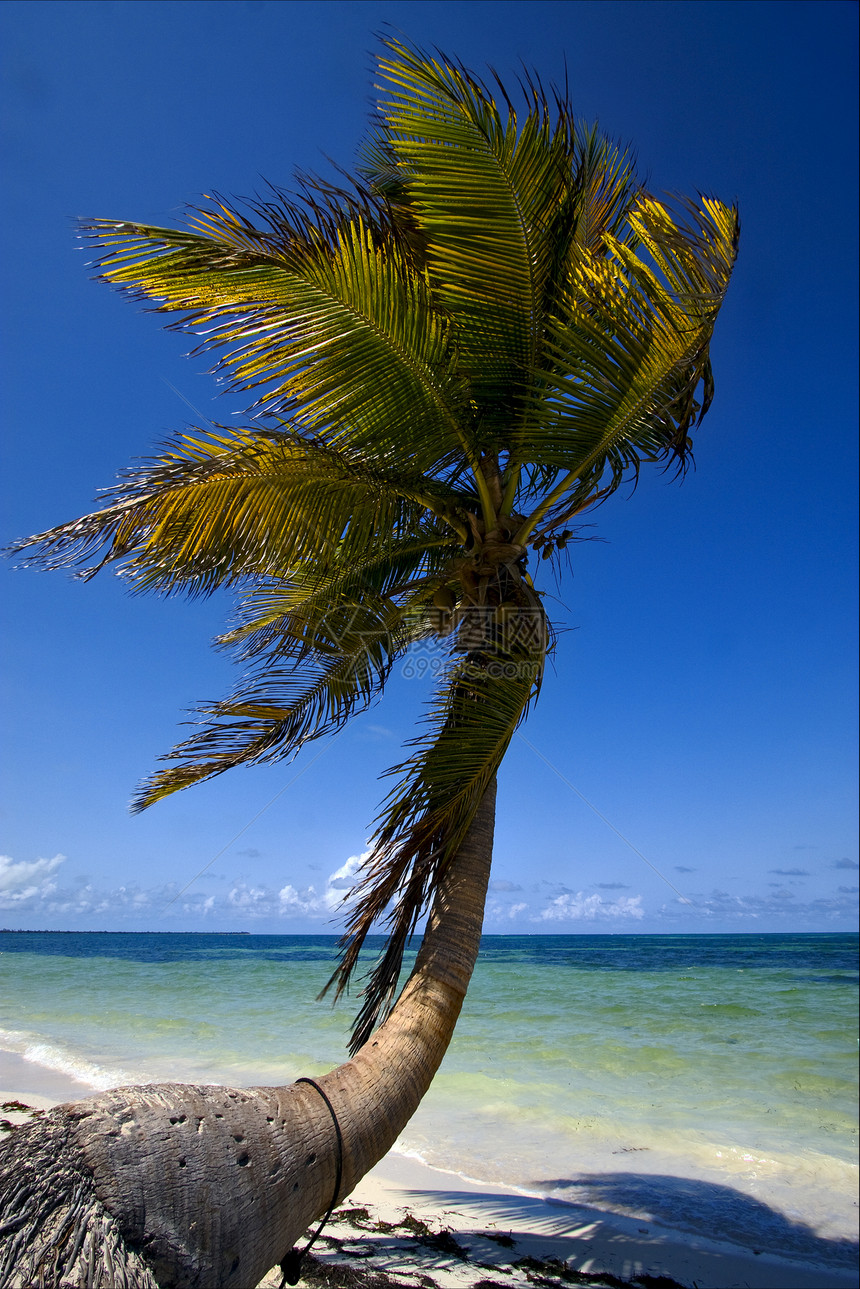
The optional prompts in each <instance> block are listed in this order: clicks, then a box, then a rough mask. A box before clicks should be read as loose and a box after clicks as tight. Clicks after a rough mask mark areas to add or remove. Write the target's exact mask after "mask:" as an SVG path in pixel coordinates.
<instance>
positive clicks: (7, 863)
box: [0, 855, 66, 909]
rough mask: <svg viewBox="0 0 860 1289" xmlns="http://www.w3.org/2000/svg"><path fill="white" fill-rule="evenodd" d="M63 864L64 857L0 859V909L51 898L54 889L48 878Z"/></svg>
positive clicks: (3, 857) (2, 856)
mask: <svg viewBox="0 0 860 1289" xmlns="http://www.w3.org/2000/svg"><path fill="white" fill-rule="evenodd" d="M65 860H66V857H65V855H55V856H54V858H53V859H32V860H26V859H19V860H14V859H12V857H11V856H10V855H0V908H7V909H9V908H15V907H16V905H21V904H25V903H29V902H31V901H32V900H34V899H44V898H46V897H47V896H49V895H51V894H52V893H53V892H54V891H55V890H56V889H57V884H56V882H54V881H52V880H51V875H52V874H53V873H55V872H56V871H57V869H58V868H59V867H60V865H61V864H63V863H65Z"/></svg>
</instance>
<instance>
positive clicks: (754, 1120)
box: [0, 932, 858, 1263]
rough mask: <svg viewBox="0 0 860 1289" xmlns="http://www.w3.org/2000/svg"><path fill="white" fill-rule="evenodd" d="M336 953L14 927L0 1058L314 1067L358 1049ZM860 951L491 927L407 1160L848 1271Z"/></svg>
mask: <svg viewBox="0 0 860 1289" xmlns="http://www.w3.org/2000/svg"><path fill="white" fill-rule="evenodd" d="M335 947H336V942H335V940H334V938H332V937H328V936H264V935H217V934H213V935H202V934H174V933H160V934H128V933H107V932H106V933H93V934H82V933H76V932H60V933H42V932H14V933H13V932H0V1050H2V1049H4V1048H5V1049H6V1050H8V1051H13V1052H16V1053H18V1054H19V1055H21V1056H23V1057H24V1058H25V1059H26V1060H27V1061H30V1062H33V1063H35V1064H36V1065H41V1066H44V1067H48V1068H51V1069H54V1070H57V1071H62V1072H64V1073H66V1074H68V1075H71V1076H73V1077H74V1078H77V1079H79V1080H81V1081H82V1082H84V1083H85V1084H87V1085H88V1086H89V1087H91V1088H92V1089H94V1090H95V1089H103V1088H107V1087H111V1086H115V1085H117V1084H122V1083H137V1082H144V1081H150V1080H160V1079H180V1080H184V1081H188V1082H212V1083H230V1084H234V1085H237V1086H243V1085H245V1086H248V1085H251V1084H267V1083H281V1082H288V1081H291V1080H292V1079H294V1078H296V1077H298V1076H299V1075H300V1074H306V1075H311V1076H313V1075H315V1074H320V1073H322V1072H324V1071H325V1070H327V1069H330V1068H331V1067H332V1066H333V1065H335V1064H337V1063H338V1062H340V1061H341V1060H343V1059H345V1043H346V1036H347V1033H348V1029H349V1021H350V1017H351V1002H350V1000H349V999H347V1000H346V1001H345V1003H342V1004H341V1005H339V1006H338V1007H337V1008H335V1009H332V1007H331V1006H330V1004H329V1003H328V1002H322V1003H320V1002H316V1001H315V999H316V996H317V994H318V993H319V991H320V989H321V987H322V986H323V984H324V983H325V982H326V980H327V979H328V976H329V975H330V973H331V970H332V968H333V965H334V961H335ZM373 947H374V946H373V945H371V952H369V953H368V954H367V961H368V965H369V964H370V962H371V961H372V958H373ZM857 948H858V941H857V936H855V935H739V936H731V935H700V936H599V935H595V936H588V935H578V936H487V937H485V938H484V940H483V941H482V945H481V954H480V958H479V960H478V965H477V967H476V970H475V975H474V978H473V981H472V985H471V988H470V990H469V995H468V997H467V1000H466V1004H465V1007H464V1010H463V1014H462V1016H461V1019H460V1022H459V1025H458V1027H457V1031H456V1034H455V1038H454V1042H453V1044H452V1046H451V1048H450V1050H449V1053H448V1055H447V1056H446V1058H445V1061H444V1063H443V1065H442V1068H441V1070H440V1072H439V1074H438V1075H437V1078H436V1080H435V1082H434V1084H433V1087H432V1088H431V1090H430V1093H429V1094H428V1096H427V1097H426V1098H425V1101H424V1102H423V1104H422V1106H421V1108H420V1109H419V1111H418V1113H417V1114H416V1116H415V1118H414V1119H413V1120H412V1122H411V1123H410V1124H409V1126H408V1128H407V1129H406V1131H405V1132H404V1134H403V1136H402V1137H401V1139H400V1141H399V1142H398V1144H397V1147H396V1149H397V1150H399V1151H400V1152H402V1153H405V1154H411V1155H414V1156H417V1157H420V1158H421V1159H423V1160H424V1161H426V1162H427V1163H429V1164H432V1165H434V1166H435V1167H438V1168H443V1169H446V1170H450V1171H452V1172H455V1173H459V1174H461V1175H462V1176H466V1177H470V1178H473V1179H476V1180H483V1181H491V1182H501V1183H504V1184H506V1185H509V1186H513V1187H518V1188H520V1189H521V1190H522V1191H524V1192H528V1193H531V1194H541V1195H545V1196H548V1197H551V1198H554V1199H555V1200H557V1201H562V1202H563V1201H565V1200H576V1201H580V1202H587V1203H593V1204H595V1205H597V1206H598V1207H600V1208H602V1209H610V1210H613V1211H615V1212H619V1213H624V1214H627V1215H632V1216H636V1217H641V1218H642V1219H643V1220H648V1221H652V1222H658V1223H663V1224H665V1225H667V1226H671V1227H674V1228H676V1229H681V1230H687V1231H689V1232H696V1233H702V1234H705V1235H708V1236H709V1237H710V1238H720V1239H725V1240H730V1241H735V1242H738V1243H741V1244H744V1245H746V1246H750V1245H752V1246H753V1247H755V1248H760V1249H766V1250H771V1251H774V1252H779V1253H782V1254H784V1255H788V1256H791V1255H794V1256H797V1257H808V1256H814V1257H816V1258H818V1259H820V1260H825V1261H832V1262H834V1263H839V1262H844V1261H846V1260H848V1259H849V1258H850V1257H851V1248H850V1242H852V1241H854V1240H855V1239H856V1229H857V1228H856V1220H857V1191H856V1186H857V1165H856V1159H857V1156H856V1134H857V1100H856V1093H857V1028H856V1004H857ZM354 1002H355V1000H354V999H353V1003H354Z"/></svg>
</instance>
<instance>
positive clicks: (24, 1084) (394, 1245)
mask: <svg viewBox="0 0 860 1289" xmlns="http://www.w3.org/2000/svg"><path fill="white" fill-rule="evenodd" d="M0 1089H4V1090H0V1103H3V1104H8V1103H10V1102H21V1103H23V1104H25V1105H27V1106H31V1107H33V1108H36V1109H43V1110H44V1109H48V1108H49V1107H50V1106H51V1105H55V1104H57V1103H58V1102H60V1101H70V1100H78V1099H79V1098H81V1097H82V1096H85V1095H87V1094H89V1093H90V1092H91V1089H89V1088H86V1087H85V1086H84V1085H83V1084H76V1083H75V1082H74V1081H73V1080H71V1079H69V1078H67V1077H66V1076H64V1075H61V1074H59V1073H54V1072H52V1071H49V1070H44V1069H42V1068H41V1067H39V1066H36V1065H34V1064H32V1063H31V1062H29V1061H25V1060H24V1059H23V1058H21V1057H18V1056H14V1055H11V1054H9V1053H0ZM27 1118H28V1115H27V1114H26V1113H25V1112H21V1111H15V1110H11V1109H3V1110H2V1111H0V1119H6V1120H8V1121H9V1122H10V1124H16V1123H21V1122H25V1121H26V1120H27ZM305 1243H306V1240H304V1241H301V1242H300V1247H304V1244H305ZM280 1279H281V1277H280V1272H276V1271H273V1272H270V1273H269V1275H267V1276H266V1277H265V1278H264V1280H263V1281H262V1283H261V1286H260V1289H277V1286H278V1285H279V1284H280ZM301 1283H302V1284H303V1285H306V1286H319V1287H322V1286H326V1287H327V1289H351V1287H353V1286H355V1287H358V1286H366V1289H385V1286H386V1285H390V1286H404V1289H434V1287H435V1286H438V1289H503V1287H510V1289H521V1287H522V1289H524V1287H525V1286H527V1285H540V1286H549V1285H558V1286H561V1285H570V1284H576V1285H586V1286H588V1285H591V1286H594V1287H595V1289H596V1287H597V1286H607V1285H616V1286H618V1285H619V1284H624V1283H627V1284H637V1283H638V1284H639V1285H640V1286H643V1289H671V1286H673V1285H682V1286H695V1289H735V1287H736V1286H737V1289H842V1287H843V1286H845V1287H846V1289H847V1286H853V1285H855V1284H856V1276H855V1275H853V1274H851V1273H850V1272H849V1271H847V1270H846V1271H844V1272H843V1271H837V1270H832V1269H830V1268H822V1267H816V1266H812V1265H806V1264H803V1263H799V1262H796V1261H788V1260H785V1259H779V1258H775V1257H772V1256H769V1255H766V1254H756V1253H755V1251H754V1250H752V1249H749V1250H747V1249H743V1248H740V1247H738V1246H736V1245H729V1244H720V1243H718V1242H717V1241H710V1240H703V1239H700V1238H696V1237H694V1236H691V1235H688V1234H685V1233H680V1232H676V1231H672V1230H670V1229H668V1228H666V1227H663V1226H660V1225H658V1224H656V1223H648V1222H643V1221H641V1220H636V1219H628V1218H624V1217H619V1216H617V1215H615V1214H612V1213H605V1212H602V1211H600V1210H598V1209H593V1208H588V1207H585V1206H582V1205H570V1204H553V1203H547V1202H546V1201H545V1200H542V1199H539V1198H535V1197H530V1196H527V1195H522V1194H516V1193H513V1192H512V1191H510V1190H505V1189H504V1188H502V1187H495V1186H489V1185H483V1184H477V1183H473V1182H468V1181H464V1180H463V1179H462V1178H461V1177H458V1176H456V1175H454V1174H448V1173H443V1172H439V1171H437V1170H435V1169H431V1168H428V1167H426V1166H425V1165H423V1164H422V1163H420V1162H418V1161H417V1160H412V1159H407V1158H404V1157H403V1156H399V1155H397V1154H394V1153H392V1154H389V1155H388V1156H387V1157H386V1158H385V1159H384V1160H383V1161H382V1162H381V1163H380V1164H378V1165H377V1166H376V1168H374V1169H373V1170H372V1172H370V1173H368V1175H367V1176H366V1177H365V1178H364V1179H363V1180H362V1182H361V1183H360V1184H359V1186H358V1187H357V1188H356V1190H355V1192H354V1193H353V1194H352V1195H351V1196H350V1198H349V1200H348V1201H346V1203H344V1204H343V1205H342V1206H341V1207H340V1209H338V1210H337V1211H336V1212H335V1214H333V1216H332V1219H331V1221H330V1222H329V1224H328V1226H326V1227H325V1229H324V1230H323V1233H322V1234H321V1235H320V1237H319V1239H318V1240H317V1241H316V1243H315V1245H314V1248H313V1251H312V1253H311V1254H310V1255H309V1256H308V1258H307V1259H306V1260H305V1263H304V1274H303V1278H302V1281H301Z"/></svg>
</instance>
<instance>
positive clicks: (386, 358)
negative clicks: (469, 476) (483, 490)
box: [83, 203, 465, 471]
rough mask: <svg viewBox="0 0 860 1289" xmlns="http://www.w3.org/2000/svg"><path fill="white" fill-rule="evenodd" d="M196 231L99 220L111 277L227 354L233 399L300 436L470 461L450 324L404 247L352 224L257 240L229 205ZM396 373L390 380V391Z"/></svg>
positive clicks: (93, 225)
mask: <svg viewBox="0 0 860 1289" xmlns="http://www.w3.org/2000/svg"><path fill="white" fill-rule="evenodd" d="M191 222H192V228H191V229H189V230H185V231H180V230H174V229H164V228H157V227H154V226H150V225H144V224H130V223H120V222H116V221H111V220H95V221H92V222H90V223H88V224H86V225H84V226H83V227H84V231H85V232H86V233H87V234H88V235H89V236H90V238H91V239H92V240H93V241H94V242H95V244H96V246H97V247H98V248H99V251H100V257H99V260H98V267H99V270H100V276H101V277H102V278H103V279H104V280H105V281H107V282H109V283H111V284H113V285H115V286H118V287H121V288H122V289H124V290H125V291H127V292H128V293H130V294H131V295H132V297H133V298H136V299H145V300H152V301H155V302H156V311H157V312H161V313H171V314H173V313H182V314H184V315H185V316H184V317H182V318H180V319H177V320H176V321H175V322H174V323H173V324H172V325H173V327H174V328H175V329H178V330H181V331H185V332H191V333H192V334H195V335H197V336H198V337H201V343H200V345H199V348H198V350H196V351H195V352H204V351H205V352H210V351H214V352H215V353H216V355H217V358H216V363H215V367H214V368H213V370H214V371H216V372H217V373H220V374H222V375H224V376H225V378H226V379H227V380H228V383H229V385H230V387H231V388H233V389H236V390H250V389H256V388H259V387H261V386H265V387H266V392H265V394H264V395H263V396H262V397H261V398H260V400H259V402H258V403H257V404H256V406H257V407H259V408H261V409H264V410H265V411H268V412H277V413H280V414H282V415H285V416H287V417H289V420H290V422H291V424H292V425H293V426H294V427H295V428H296V430H297V431H298V432H300V433H302V434H304V435H306V436H314V437H316V438H321V439H323V440H324V441H326V442H328V443H332V444H345V445H347V446H349V447H350V448H351V449H352V450H354V451H368V452H371V453H372V454H373V455H374V456H375V457H376V458H377V459H378V460H385V459H389V458H390V459H391V460H393V461H395V462H397V463H398V464H401V465H402V463H403V461H404V460H405V459H406V458H407V457H408V458H410V459H411V460H412V461H413V463H414V466H415V468H416V469H417V470H419V471H425V470H427V471H438V470H440V469H443V468H444V467H445V466H446V465H447V466H450V465H451V464H452V463H453V462H455V461H459V460H460V458H461V456H462V452H463V418H462V415H461V413H462V407H463V400H464V396H465V390H464V386H463V382H462V380H461V379H460V378H459V377H458V376H457V374H456V372H455V370H454V355H453V352H452V350H451V348H450V343H449V336H448V325H447V323H446V320H445V319H444V317H442V316H441V315H440V314H439V313H438V311H437V310H435V309H434V308H433V307H432V303H431V299H430V295H429V292H428V288H427V286H426V284H425V283H424V281H423V280H422V277H421V276H420V275H419V274H417V273H415V272H414V271H413V270H412V269H411V268H410V265H409V263H408V257H407V256H406V255H405V253H404V252H403V251H402V250H401V249H400V248H399V246H398V242H397V239H396V238H393V237H385V236H383V234H382V229H383V227H384V226H383V225H381V224H377V225H375V226H374V225H370V224H368V223H367V222H366V220H365V219H363V218H362V217H360V216H359V215H358V214H354V213H351V214H350V215H349V217H344V218H343V219H341V220H340V221H339V222H336V221H333V220H331V219H330V218H329V217H327V216H325V217H323V216H321V227H317V226H311V225H306V221H304V220H303V219H302V217H301V212H299V211H298V210H297V209H291V208H289V207H287V208H285V209H284V210H283V211H282V219H281V222H280V224H278V223H277V222H276V219H275V216H274V215H271V216H270V227H269V228H268V229H257V228H255V227H254V226H253V225H251V224H250V223H249V221H248V220H247V219H245V218H244V217H243V216H242V215H241V214H240V213H239V212H237V211H235V210H233V209H232V208H230V207H229V206H227V205H226V204H224V203H221V204H220V205H213V206H211V207H208V208H203V209H201V210H199V211H197V212H196V214H195V216H194V218H193V219H192V221H191ZM383 373H384V379H380V377H381V375H382V374H383Z"/></svg>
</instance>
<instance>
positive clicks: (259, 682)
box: [132, 595, 415, 812]
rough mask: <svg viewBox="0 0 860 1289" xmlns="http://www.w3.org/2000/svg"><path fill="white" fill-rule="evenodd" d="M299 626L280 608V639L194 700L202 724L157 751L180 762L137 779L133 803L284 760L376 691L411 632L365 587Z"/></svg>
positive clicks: (141, 805)
mask: <svg viewBox="0 0 860 1289" xmlns="http://www.w3.org/2000/svg"><path fill="white" fill-rule="evenodd" d="M300 625H301V624H300V623H298V622H296V620H295V619H294V618H290V616H289V615H286V616H285V617H284V618H283V619H282V622H281V628H280V633H279V637H280V638H279V639H278V640H276V641H275V645H274V647H273V648H272V647H270V648H269V650H267V652H266V653H265V654H264V655H262V656H261V657H260V658H258V659H256V660H255V665H254V666H253V668H252V669H251V670H250V671H249V673H248V674H247V675H246V676H244V677H243V679H242V683H241V685H240V687H239V689H238V690H237V691H236V692H235V693H234V694H233V695H232V696H231V697H230V698H228V699H226V700H224V701H222V702H218V703H213V704H208V705H205V706H203V707H201V708H200V709H199V711H198V714H199V716H200V717H201V718H203V719H204V721H205V722H206V723H205V724H204V725H203V728H202V729H201V730H200V731H199V732H198V733H196V734H193V735H192V736H191V738H189V739H186V740H185V741H184V742H182V743H180V744H178V745H177V746H176V747H174V748H173V749H172V750H171V751H170V752H169V753H167V755H166V756H164V757H163V758H162V760H164V761H170V762H180V764H179V765H172V766H171V767H170V768H169V769H166V770H161V771H159V772H158V773H156V774H154V775H152V776H151V777H150V778H149V779H147V780H146V781H145V782H144V783H143V784H142V785H141V787H140V789H139V790H138V793H137V795H136V797H135V799H134V801H133V804H132V809H133V810H134V811H136V812H137V811H140V810H143V809H145V808H146V807H147V806H150V805H153V804H154V803H155V802H156V801H160V800H161V799H162V798H164V797H166V796H169V795H170V794H171V793H173V792H177V791H179V790H180V789H182V788H186V787H189V786H190V785H191V784H193V783H201V782H203V781H204V780H206V779H211V778H212V777H213V776H215V775H218V774H222V773H223V772H224V771H225V770H229V769H232V768H234V767H235V766H238V765H250V764H262V763H266V762H272V761H280V760H284V759H291V758H292V757H293V756H295V755H296V753H297V752H298V751H300V749H301V748H302V747H303V746H304V744H305V743H308V742H310V741H311V740H313V739H317V738H320V737H321V736H322V735H325V734H331V733H334V732H335V731H337V730H338V729H340V728H342V726H343V725H344V724H345V723H346V721H348V720H349V718H350V717H351V716H352V715H353V714H354V713H355V712H357V711H363V710H364V709H365V708H366V707H368V706H369V704H370V703H371V702H372V701H373V700H374V698H376V697H377V696H378V695H379V694H381V692H382V690H383V689H384V687H385V682H386V680H387V679H388V675H389V673H390V671H391V667H392V665H393V663H394V661H395V659H396V658H397V656H398V654H399V653H401V652H402V651H403V650H404V649H405V648H406V647H407V645H408V644H409V642H410V641H411V640H412V639H413V638H414V635H415V624H414V620H413V619H412V618H410V617H409V615H406V614H404V613H403V612H402V611H401V610H400V609H399V608H398V607H397V606H395V605H393V604H392V602H391V601H390V600H382V599H381V598H376V599H375V598H373V597H371V596H370V595H366V596H365V597H364V598H363V600H362V601H361V602H360V603H354V604H340V605H337V606H335V607H333V608H330V609H329V610H328V612H326V613H319V614H317V616H316V619H315V621H313V623H310V622H308V621H307V620H306V621H305V624H304V625H305V627H306V628H307V629H306V630H305V631H304V632H302V631H301V630H300ZM291 628H292V634H291ZM285 638H287V639H288V647H286V648H283V649H282V657H281V658H279V657H278V645H279V644H282V643H283V641H284V639H285ZM297 664H300V665H297Z"/></svg>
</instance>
